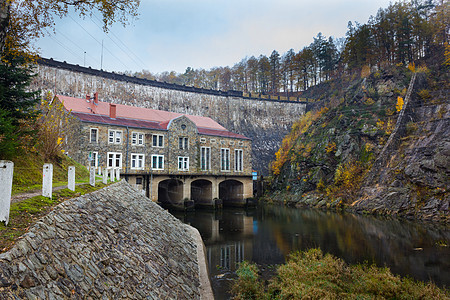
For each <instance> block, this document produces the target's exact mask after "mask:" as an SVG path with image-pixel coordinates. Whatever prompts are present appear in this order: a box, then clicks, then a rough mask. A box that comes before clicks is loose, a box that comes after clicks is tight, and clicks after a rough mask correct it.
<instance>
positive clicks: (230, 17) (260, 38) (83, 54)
mask: <svg viewBox="0 0 450 300" xmlns="http://www.w3.org/2000/svg"><path fill="white" fill-rule="evenodd" d="M389 2H390V1H389V0H315V1H310V0H191V1H188V0H142V1H141V6H140V8H139V13H140V16H139V18H138V19H136V20H133V21H132V24H130V25H128V26H127V27H125V28H124V27H122V26H120V25H114V26H113V27H112V28H111V30H110V32H109V33H108V34H105V33H104V32H103V31H102V30H101V21H100V20H101V17H100V16H99V15H98V14H97V15H96V16H94V17H92V18H90V17H87V18H85V19H84V20H83V19H81V18H79V17H77V16H76V15H72V16H69V17H66V18H64V19H62V20H59V19H58V20H57V23H56V34H51V35H49V36H47V37H45V38H42V39H41V40H39V41H38V42H37V46H38V47H39V48H40V52H41V55H42V56H43V57H46V58H51V57H52V58H54V59H56V60H60V61H67V62H69V63H73V64H79V65H81V66H82V65H84V64H86V66H91V67H92V68H96V69H99V68H100V67H101V66H102V68H103V69H104V70H108V71H116V72H122V71H127V70H128V71H133V72H134V71H141V70H143V69H144V70H148V71H150V72H152V73H160V72H163V71H172V70H173V71H176V72H178V73H184V71H185V70H186V68H187V67H192V68H195V69H199V68H203V69H207V70H208V69H210V68H212V67H215V66H232V65H234V64H235V63H237V62H239V61H240V60H242V59H243V58H245V57H250V56H252V55H253V56H255V57H258V56H259V55H260V54H264V55H267V56H269V55H270V54H271V53H272V51H273V50H277V51H278V52H279V53H280V55H282V54H283V53H285V52H286V51H288V50H289V49H291V48H293V49H294V50H295V51H296V52H298V51H299V50H300V49H302V48H303V47H305V46H307V45H309V44H310V43H311V42H312V41H313V37H315V36H316V35H317V34H318V33H319V32H322V34H323V35H325V36H326V37H329V36H332V37H343V36H344V35H345V33H346V31H347V23H348V22H349V21H352V22H354V21H357V22H359V23H366V22H367V21H368V19H369V17H370V15H376V13H377V11H378V9H379V8H380V7H383V8H385V7H387V6H388V5H389ZM102 42H103V63H102V59H101V57H102Z"/></svg>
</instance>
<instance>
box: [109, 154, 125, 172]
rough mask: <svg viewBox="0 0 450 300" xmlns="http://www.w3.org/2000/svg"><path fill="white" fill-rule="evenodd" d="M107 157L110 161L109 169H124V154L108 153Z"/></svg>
mask: <svg viewBox="0 0 450 300" xmlns="http://www.w3.org/2000/svg"><path fill="white" fill-rule="evenodd" d="M106 157H107V159H108V168H122V153H120V152H108V153H106Z"/></svg>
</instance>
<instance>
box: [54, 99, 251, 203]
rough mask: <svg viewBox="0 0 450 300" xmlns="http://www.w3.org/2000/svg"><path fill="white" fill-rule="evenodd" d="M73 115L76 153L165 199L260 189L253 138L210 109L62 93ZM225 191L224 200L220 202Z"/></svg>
mask: <svg viewBox="0 0 450 300" xmlns="http://www.w3.org/2000/svg"><path fill="white" fill-rule="evenodd" d="M56 98H57V99H58V100H59V101H61V103H62V104H63V105H64V107H65V109H66V110H67V111H68V112H69V113H70V114H71V115H72V116H73V117H74V118H72V119H73V120H72V121H71V129H70V130H69V134H68V135H69V138H68V139H67V151H68V154H69V155H70V156H71V157H72V158H73V159H75V160H76V161H77V162H79V163H81V164H83V165H85V166H93V167H95V168H96V169H97V170H98V169H100V170H101V171H103V172H104V171H105V170H112V169H117V168H118V169H120V173H121V174H122V176H124V177H125V178H126V179H127V181H128V182H129V183H130V184H132V185H135V186H136V187H138V188H139V189H142V190H144V191H145V194H146V195H147V197H149V198H150V199H151V200H153V201H158V202H160V203H162V204H163V205H169V206H173V207H178V208H183V207H185V203H191V204H192V202H193V204H195V206H215V205H216V203H220V202H222V203H223V205H225V206H226V205H243V204H244V203H245V201H246V199H248V198H250V197H252V196H253V182H252V161H251V150H252V149H251V147H252V145H251V140H250V139H249V138H247V137H245V136H243V135H240V134H237V133H233V132H230V131H228V130H227V129H225V128H224V127H222V126H221V125H220V124H218V123H217V122H215V121H214V120H212V119H211V118H207V117H200V116H192V115H186V114H181V113H173V112H167V111H161V110H154V109H148V108H140V107H134V106H128V105H121V104H112V103H107V102H102V101H99V99H98V94H97V93H96V94H95V95H94V97H92V98H91V97H90V96H89V95H88V96H86V98H85V99H80V98H74V97H68V96H61V95H57V96H56ZM218 199H220V200H221V201H219V202H217V201H218Z"/></svg>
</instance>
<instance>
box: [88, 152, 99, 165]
mask: <svg viewBox="0 0 450 300" xmlns="http://www.w3.org/2000/svg"><path fill="white" fill-rule="evenodd" d="M88 160H89V162H90V166H91V167H96V168H97V167H98V152H89V156H88Z"/></svg>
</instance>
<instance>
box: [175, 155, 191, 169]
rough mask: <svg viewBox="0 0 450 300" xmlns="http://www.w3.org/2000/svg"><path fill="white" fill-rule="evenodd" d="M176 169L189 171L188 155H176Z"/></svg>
mask: <svg viewBox="0 0 450 300" xmlns="http://www.w3.org/2000/svg"><path fill="white" fill-rule="evenodd" d="M178 170H179V171H189V157H185V156H178Z"/></svg>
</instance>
